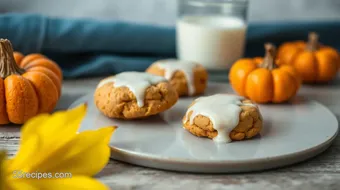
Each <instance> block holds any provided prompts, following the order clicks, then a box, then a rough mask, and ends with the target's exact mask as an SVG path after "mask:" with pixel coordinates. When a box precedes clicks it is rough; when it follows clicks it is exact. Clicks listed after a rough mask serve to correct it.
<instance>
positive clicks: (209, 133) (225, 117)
mask: <svg viewBox="0 0 340 190" xmlns="http://www.w3.org/2000/svg"><path fill="white" fill-rule="evenodd" d="M262 123H263V121H262V116H261V113H260V111H259V109H258V107H257V105H255V104H253V103H252V102H251V101H250V100H248V99H244V98H243V97H240V96H234V95H228V94H216V95H212V96H207V97H201V98H197V99H196V100H195V101H194V102H193V103H192V104H191V105H190V106H189V108H188V110H187V113H186V115H185V116H184V118H183V127H184V128H185V129H187V130H188V131H189V132H190V133H192V134H194V135H196V136H198V137H208V138H210V139H213V140H214V141H216V142H225V143H227V142H231V141H232V140H244V139H249V138H252V137H254V136H255V135H257V134H259V133H260V131H261V129H262Z"/></svg>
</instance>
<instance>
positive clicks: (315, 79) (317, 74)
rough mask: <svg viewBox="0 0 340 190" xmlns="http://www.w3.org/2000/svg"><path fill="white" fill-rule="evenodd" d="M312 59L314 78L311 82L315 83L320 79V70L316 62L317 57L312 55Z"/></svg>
mask: <svg viewBox="0 0 340 190" xmlns="http://www.w3.org/2000/svg"><path fill="white" fill-rule="evenodd" d="M313 59H314V63H313V64H314V65H313V66H314V68H315V70H316V75H315V77H314V80H313V82H316V81H318V80H319V78H320V68H319V60H318V57H317V56H316V55H315V53H313Z"/></svg>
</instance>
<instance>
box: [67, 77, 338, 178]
mask: <svg viewBox="0 0 340 190" xmlns="http://www.w3.org/2000/svg"><path fill="white" fill-rule="evenodd" d="M206 92H207V93H206V94H205V95H212V94H215V93H226V92H227V93H233V91H232V90H231V88H230V87H229V85H227V84H218V83H212V84H209V87H208V89H207V91H206ZM193 100H194V98H181V99H180V100H179V101H178V103H177V104H176V105H175V106H174V107H172V108H171V109H170V110H168V111H166V112H164V113H162V114H160V115H156V116H153V117H150V118H147V119H143V120H135V121H121V120H115V119H109V118H107V117H105V116H103V115H102V114H101V113H100V112H99V111H97V109H96V107H95V105H94V103H93V94H89V95H87V96H84V97H82V98H80V99H78V100H77V101H76V102H74V103H73V104H72V105H71V107H75V106H77V105H79V104H80V103H84V102H87V103H88V113H87V115H86V116H85V119H84V121H83V123H82V126H81V131H82V130H89V129H96V128H99V127H104V126H110V125H115V126H118V129H117V130H116V132H115V133H114V135H113V136H112V139H111V142H110V146H111V148H112V158H113V159H116V160H120V161H124V162H128V163H131V164H136V165H141V166H146V167H152V168H158V169H165V170H174V171H185V172H200V173H228V172H248V171H257V170H264V169H270V168H275V167H281V166H286V165H289V164H293V163H296V162H300V161H303V160H306V159H308V158H311V157H313V156H315V155H317V154H319V153H321V152H322V151H324V150H326V149H327V148H328V147H329V146H330V144H331V143H332V141H333V140H334V139H335V137H336V135H337V133H338V121H337V119H336V117H335V116H334V115H333V114H332V113H331V112H330V111H329V110H328V109H327V108H326V107H324V106H323V105H321V104H320V103H318V102H315V101H312V100H307V99H303V98H296V99H295V100H294V101H292V102H290V103H287V104H280V105H259V108H260V111H261V113H262V115H263V119H264V128H263V131H262V132H261V134H260V135H259V136H258V137H256V138H254V139H251V140H246V141H238V142H237V141H234V142H231V143H227V144H216V143H214V141H212V140H210V139H207V138H199V137H196V136H194V135H192V134H191V133H189V132H188V131H186V130H185V129H183V128H182V125H181V120H182V117H183V115H184V114H185V111H186V108H187V107H188V106H189V104H190V103H191V102H192V101H193Z"/></svg>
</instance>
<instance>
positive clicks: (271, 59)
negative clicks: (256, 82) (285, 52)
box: [260, 43, 277, 70]
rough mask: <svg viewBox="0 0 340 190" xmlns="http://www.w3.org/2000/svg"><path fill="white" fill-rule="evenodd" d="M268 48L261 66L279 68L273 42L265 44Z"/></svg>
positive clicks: (270, 68) (271, 68)
mask: <svg viewBox="0 0 340 190" xmlns="http://www.w3.org/2000/svg"><path fill="white" fill-rule="evenodd" d="M264 48H265V50H266V53H265V56H264V58H263V63H262V64H261V65H260V67H261V68H265V69H269V70H273V69H275V68H277V65H276V64H275V56H276V48H275V46H274V45H273V44H271V43H266V44H264Z"/></svg>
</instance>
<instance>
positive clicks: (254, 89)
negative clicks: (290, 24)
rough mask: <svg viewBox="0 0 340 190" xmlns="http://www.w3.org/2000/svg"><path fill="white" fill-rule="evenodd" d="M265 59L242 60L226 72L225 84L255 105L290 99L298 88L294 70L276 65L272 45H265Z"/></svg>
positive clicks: (298, 81)
mask: <svg viewBox="0 0 340 190" xmlns="http://www.w3.org/2000/svg"><path fill="white" fill-rule="evenodd" d="M265 50H266V54H265V57H264V58H262V57H255V58H242V59H239V60H238V61H236V62H235V63H234V64H233V66H232V67H231V69H230V73H229V81H230V84H231V86H232V87H233V89H234V90H235V91H236V92H237V93H238V94H239V95H241V96H244V97H247V98H249V99H251V100H252V101H254V102H256V103H270V102H272V103H281V102H285V101H287V100H289V99H290V98H292V97H294V96H295V95H296V93H297V91H298V90H299V88H300V86H301V80H300V78H299V75H298V73H297V72H296V70H295V69H294V68H293V67H292V66H289V65H282V66H279V65H278V64H277V60H276V59H275V54H276V48H275V46H274V45H272V44H270V43H267V44H265Z"/></svg>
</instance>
